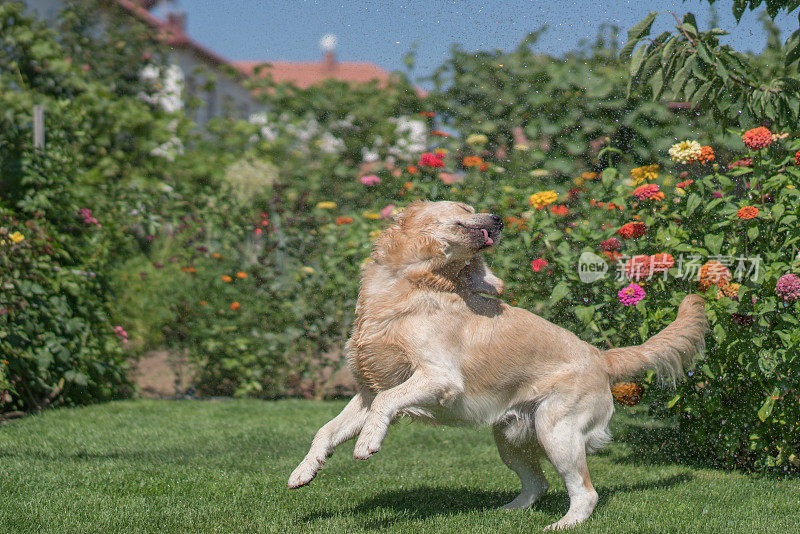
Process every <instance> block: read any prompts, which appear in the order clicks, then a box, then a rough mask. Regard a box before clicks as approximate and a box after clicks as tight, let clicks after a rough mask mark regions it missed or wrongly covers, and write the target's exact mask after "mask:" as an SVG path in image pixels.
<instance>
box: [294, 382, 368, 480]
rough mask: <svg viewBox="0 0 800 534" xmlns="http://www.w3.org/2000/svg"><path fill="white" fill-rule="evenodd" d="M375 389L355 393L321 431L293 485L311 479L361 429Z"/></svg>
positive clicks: (297, 469)
mask: <svg viewBox="0 0 800 534" xmlns="http://www.w3.org/2000/svg"><path fill="white" fill-rule="evenodd" d="M372 397H373V393H372V392H371V391H369V390H368V389H362V390H361V391H360V392H359V393H358V394H357V395H356V396H355V397H353V398H352V399H351V400H350V402H348V403H347V406H345V407H344V410H342V411H341V413H340V414H339V415H337V416H336V417H335V418H333V419H332V420H330V421H329V422H328V423H327V424H325V426H323V427H322V428H320V429H319V431H317V435H316V436H314V441H313V442H312V443H311V449H310V450H309V451H308V454H306V457H305V458H304V459H303V461H302V462H300V465H298V466H297V468H296V469H295V470H294V472H292V475H291V476H290V477H289V488H291V489H294V488H299V487H300V486H305V485H306V484H308V483H309V482H311V481H312V480H313V479H314V477H315V476H316V475H317V472H318V471H319V470H320V469H322V466H323V465H325V460H327V459H328V457H329V456H330V455H331V454H333V450H334V449H335V448H336V447H338V446H339V445H341V444H342V443H344V442H345V441H347V440H348V439H351V438H354V437H356V436H357V435H358V433H359V432H361V429H362V428H363V426H364V422H366V420H367V415H368V414H369V404H370V402H371V401H372Z"/></svg>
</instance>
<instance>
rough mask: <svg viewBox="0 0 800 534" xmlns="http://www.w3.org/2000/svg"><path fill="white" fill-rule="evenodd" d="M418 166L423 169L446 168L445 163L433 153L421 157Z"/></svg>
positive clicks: (426, 153)
mask: <svg viewBox="0 0 800 534" xmlns="http://www.w3.org/2000/svg"><path fill="white" fill-rule="evenodd" d="M418 165H419V166H421V167H444V161H442V158H440V157H439V156H437V155H436V154H434V153H433V152H425V153H424V154H422V155H421V156H420V157H419V164H418Z"/></svg>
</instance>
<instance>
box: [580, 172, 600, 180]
mask: <svg viewBox="0 0 800 534" xmlns="http://www.w3.org/2000/svg"><path fill="white" fill-rule="evenodd" d="M597 177H598V174H597V173H596V172H582V173H581V178H583V179H584V180H594V179H595V178H597Z"/></svg>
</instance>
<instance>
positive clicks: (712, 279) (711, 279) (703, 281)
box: [697, 260, 732, 291]
mask: <svg viewBox="0 0 800 534" xmlns="http://www.w3.org/2000/svg"><path fill="white" fill-rule="evenodd" d="M731 278H732V276H731V272H730V271H729V270H728V268H727V267H725V266H724V265H723V264H721V263H720V262H718V261H716V260H711V261H708V262H706V263H705V264H704V265H703V266H702V267H700V272H699V273H697V283H698V285H699V286H700V290H701V291H705V290H706V289H708V288H709V287H711V286H713V285H714V284H724V283H726V282H730V281H731Z"/></svg>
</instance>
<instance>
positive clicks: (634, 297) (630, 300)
mask: <svg viewBox="0 0 800 534" xmlns="http://www.w3.org/2000/svg"><path fill="white" fill-rule="evenodd" d="M617 297H618V298H619V301H620V303H621V304H623V305H625V306H633V305H634V304H636V303H637V302H639V301H640V300H642V299H643V298H644V297H645V292H644V289H642V286H640V285H639V284H631V285H629V286H627V287H625V288H623V289H620V290H619V293H617Z"/></svg>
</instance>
